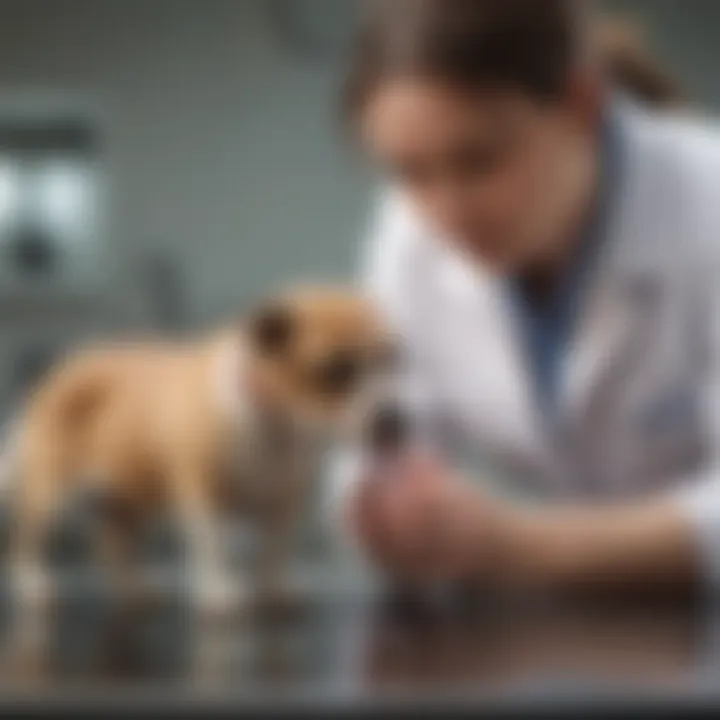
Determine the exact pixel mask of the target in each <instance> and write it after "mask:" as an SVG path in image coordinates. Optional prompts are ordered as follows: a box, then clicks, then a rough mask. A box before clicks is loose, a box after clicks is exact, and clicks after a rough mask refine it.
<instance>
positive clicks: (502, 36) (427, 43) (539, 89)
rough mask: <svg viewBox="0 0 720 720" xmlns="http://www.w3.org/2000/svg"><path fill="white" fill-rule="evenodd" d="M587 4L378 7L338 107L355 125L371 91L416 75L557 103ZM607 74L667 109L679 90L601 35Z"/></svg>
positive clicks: (361, 36)
mask: <svg viewBox="0 0 720 720" xmlns="http://www.w3.org/2000/svg"><path fill="white" fill-rule="evenodd" d="M586 5H587V3H586V1H585V0H375V1H374V2H371V3H370V4H369V6H368V12H367V14H366V16H365V18H364V22H363V23H362V24H361V27H360V30H359V32H358V36H357V41H356V44H355V47H354V56H353V60H352V65H351V72H350V76H349V78H348V82H347V85H346V88H345V94H344V99H343V107H344V113H345V115H346V116H347V117H348V118H350V119H352V118H354V117H355V116H356V115H357V113H358V112H359V111H360V110H362V108H363V106H364V104H365V103H366V102H367V100H368V98H369V97H370V96H371V95H372V93H373V91H374V90H375V89H376V87H377V85H378V84H379V83H380V82H381V81H382V80H383V79H384V78H387V77H391V76H393V75H405V74H410V75H421V76H428V77H433V78H438V79H440V80H445V81H448V82H450V83H452V84H453V85H455V86H457V87H460V88H463V87H464V88H467V89H469V90H471V91H477V90H478V89H503V90H515V91H519V92H522V93H523V94H526V95H528V96H530V97H532V98H534V99H536V100H539V101H549V100H555V99H560V98H561V97H562V96H563V93H564V92H565V90H566V89H567V81H568V78H569V75H570V72H571V70H572V68H573V65H574V64H575V62H576V60H577V59H578V57H580V55H581V53H582V52H583V49H584V47H585V44H586V42H587V41H588V40H589V39H591V37H592V33H591V32H590V30H591V29H592V28H591V26H590V24H589V23H588V22H586V12H585V10H586ZM600 51H601V53H603V55H605V56H606V59H607V69H608V70H609V71H610V74H611V75H612V76H613V77H614V79H615V80H617V81H618V82H619V83H620V84H622V85H624V86H625V89H626V90H628V91H629V92H631V93H632V94H634V95H636V96H637V97H638V99H640V100H644V101H648V102H650V103H653V104H660V105H662V104H670V102H671V100H672V101H674V100H675V99H676V95H677V93H676V87H675V85H674V84H672V83H671V81H670V79H669V77H668V76H667V75H666V74H665V73H664V72H662V70H661V69H660V68H659V66H658V65H657V63H655V62H654V60H652V59H651V58H650V57H649V55H648V54H647V53H645V52H644V51H643V50H642V49H641V48H640V47H639V45H638V44H637V43H636V42H635V41H634V40H629V39H628V36H624V37H621V36H620V34H619V33H617V32H615V34H614V35H613V34H612V33H610V34H608V35H607V36H605V37H602V38H601V42H600Z"/></svg>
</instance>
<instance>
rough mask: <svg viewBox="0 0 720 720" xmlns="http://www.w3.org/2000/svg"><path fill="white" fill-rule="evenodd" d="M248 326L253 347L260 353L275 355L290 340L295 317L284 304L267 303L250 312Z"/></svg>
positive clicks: (285, 348)
mask: <svg viewBox="0 0 720 720" xmlns="http://www.w3.org/2000/svg"><path fill="white" fill-rule="evenodd" d="M248 327H249V335H250V342H251V343H252V346H253V348H254V349H255V350H256V351H257V352H259V353H260V354H261V355H266V356H276V355H280V354H282V353H283V352H285V351H286V350H287V348H288V347H289V346H290V344H291V342H292V339H293V336H294V334H295V317H294V315H293V312H292V310H291V309H290V308H288V307H285V306H284V305H280V304H273V305H267V306H265V307H262V308H260V309H259V310H257V311H255V312H254V313H252V314H251V316H250V321H249V323H248Z"/></svg>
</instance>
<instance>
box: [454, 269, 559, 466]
mask: <svg viewBox="0 0 720 720" xmlns="http://www.w3.org/2000/svg"><path fill="white" fill-rule="evenodd" d="M444 269H445V273H444V279H445V281H446V282H447V284H448V285H447V289H448V290H449V291H451V292H452V294H453V295H454V296H455V297H456V298H457V299H458V300H460V305H459V307H464V308H467V310H468V311H469V312H468V315H467V316H466V317H465V318H464V319H462V321H461V326H460V327H459V328H458V331H459V332H462V333H463V335H464V342H466V343H471V344H472V343H478V345H477V346H476V347H468V351H469V352H468V353H467V354H466V355H462V356H460V358H459V361H463V362H467V363H468V365H467V367H463V368H462V372H459V373H458V376H459V377H468V378H472V381H471V385H472V386H473V387H475V388H476V391H474V392H469V393H465V397H464V398H461V402H463V403H464V404H465V406H466V413H467V415H468V417H470V416H474V419H473V420H472V421H471V425H476V424H477V423H478V422H479V423H481V424H482V425H483V428H482V430H483V432H482V434H483V436H485V437H487V438H491V439H492V445H493V446H494V447H495V448H498V449H500V450H501V451H502V449H503V448H505V449H507V451H508V456H509V457H513V456H514V458H513V459H519V460H520V463H519V464H524V465H532V466H536V465H537V464H538V463H542V462H544V461H545V449H546V443H545V442H544V438H543V435H542V428H541V423H540V422H539V416H538V411H537V406H536V403H535V397H534V388H533V384H532V380H531V376H530V374H529V372H528V368H527V367H526V363H525V360H524V354H523V351H522V347H521V341H520V337H519V335H518V332H517V328H516V327H515V324H514V317H513V316H512V313H511V311H510V308H509V307H508V303H507V298H506V295H505V292H504V285H503V283H502V281H499V280H497V279H494V278H492V277H491V276H490V275H489V274H488V275H485V274H483V273H482V272H480V275H481V277H478V272H479V271H478V270H477V269H475V268H473V267H472V266H471V265H470V264H469V263H468V262H467V261H466V260H463V259H459V258H453V259H449V260H448V262H447V263H446V265H445V268H444ZM477 327H482V328H484V329H485V332H483V333H482V335H481V336H478V335H477V333H475V332H474V329H475V328H477ZM478 359H480V361H481V366H482V367H483V368H484V371H483V373H482V375H481V376H478V374H477V368H478V366H479V363H478ZM478 411H480V412H478Z"/></svg>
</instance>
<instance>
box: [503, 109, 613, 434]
mask: <svg viewBox="0 0 720 720" xmlns="http://www.w3.org/2000/svg"><path fill="white" fill-rule="evenodd" d="M618 125H619V120H618V118H617V114H616V113H614V112H612V111H610V112H608V114H607V116H606V118H605V119H604V121H603V129H602V136H601V144H602V148H601V172H600V187H599V190H598V194H597V197H596V200H595V203H594V206H593V210H592V212H591V213H590V215H589V217H588V220H587V223H586V226H585V228H584V230H583V231H582V233H581V237H580V238H579V242H578V245H577V250H576V252H575V256H574V257H573V258H572V261H571V262H570V264H569V265H568V267H567V269H566V270H565V272H564V273H563V275H562V276H561V277H560V278H558V279H557V281H556V283H555V284H554V287H553V288H552V289H551V290H550V292H549V293H548V294H547V296H546V297H544V298H542V300H539V299H538V298H537V297H533V295H532V293H531V292H530V291H529V288H528V287H527V285H526V284H525V283H524V282H523V281H522V280H521V279H519V278H511V279H509V280H508V281H507V290H508V293H507V297H508V299H509V301H510V305H511V308H512V310H513V313H514V315H515V318H516V321H517V329H518V332H519V335H520V340H521V343H522V346H523V350H524V352H525V357H526V362H527V366H528V372H529V373H530V374H531V376H532V381H533V386H534V390H535V393H536V399H537V404H538V407H539V409H540V411H541V413H542V415H543V417H544V418H545V419H546V420H549V421H552V420H553V419H554V413H555V410H556V408H557V399H558V394H559V392H560V389H561V387H562V380H563V377H562V371H563V365H564V359H565V357H566V355H567V352H568V349H569V346H570V344H571V342H572V340H573V337H574V333H575V329H576V327H575V326H576V321H577V319H578V312H579V310H580V308H581V307H582V305H583V301H584V299H585V294H586V290H587V288H588V286H589V284H590V281H591V278H592V273H593V272H594V270H595V268H596V266H597V258H598V256H599V254H600V253H599V250H600V248H601V247H602V246H603V244H604V242H605V240H606V236H607V225H608V222H607V220H608V216H609V214H610V209H611V204H612V202H613V189H614V188H616V187H617V185H618V173H619V172H620V170H621V168H620V160H621V148H620V145H621V138H620V135H621V129H620V128H619V126H618Z"/></svg>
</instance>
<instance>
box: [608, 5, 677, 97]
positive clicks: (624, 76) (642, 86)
mask: <svg viewBox="0 0 720 720" xmlns="http://www.w3.org/2000/svg"><path fill="white" fill-rule="evenodd" d="M596 37H597V45H598V49H599V52H600V55H601V58H602V60H603V62H604V64H605V69H606V71H607V74H608V76H609V77H610V78H611V79H612V80H613V82H614V83H615V84H616V85H617V86H618V87H620V88H622V89H623V90H625V91H626V92H628V93H629V94H630V95H632V96H634V97H635V98H636V99H637V100H640V101H642V102H643V103H645V104H646V105H650V106H653V107H656V108H674V107H679V106H683V105H685V104H686V103H687V94H686V92H685V89H684V88H683V87H682V86H681V84H680V82H679V81H678V79H677V78H676V77H675V76H674V74H673V73H672V72H671V71H670V70H669V69H668V68H666V67H665V66H664V65H663V64H661V63H659V62H658V61H657V59H656V58H655V56H654V55H653V53H652V52H651V50H650V49H649V47H648V46H647V44H646V42H645V39H644V38H643V36H642V32H641V31H640V28H639V27H638V26H637V25H636V24H635V23H633V22H631V21H630V20H627V19H624V18H617V17H612V18H606V19H605V20H603V21H602V22H600V23H598V25H597V28H596Z"/></svg>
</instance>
